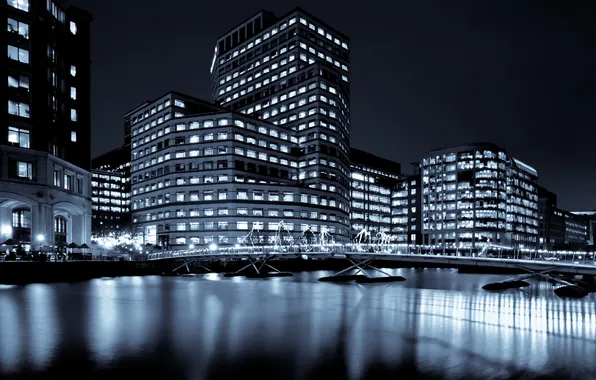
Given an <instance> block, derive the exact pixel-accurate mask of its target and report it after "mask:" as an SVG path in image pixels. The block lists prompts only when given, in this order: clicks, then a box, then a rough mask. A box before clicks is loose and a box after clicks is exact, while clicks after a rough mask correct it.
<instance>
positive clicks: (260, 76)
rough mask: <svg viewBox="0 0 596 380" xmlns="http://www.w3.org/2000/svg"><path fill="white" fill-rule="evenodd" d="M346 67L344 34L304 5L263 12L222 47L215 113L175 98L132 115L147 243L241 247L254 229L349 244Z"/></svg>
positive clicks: (215, 66)
mask: <svg viewBox="0 0 596 380" xmlns="http://www.w3.org/2000/svg"><path fill="white" fill-rule="evenodd" d="M348 65H349V50H348V39H347V37H345V36H344V35H343V34H341V33H339V32H337V31H335V30H333V29H332V28H330V27H329V26H327V25H326V24H324V23H323V22H321V21H320V20H318V19H316V18H315V17H314V16H312V15H309V14H308V13H306V12H304V11H303V10H300V9H296V10H294V11H292V12H290V13H288V14H287V15H285V16H283V17H276V16H275V15H273V14H272V13H270V12H264V11H262V12H259V13H258V14H256V15H254V16H253V17H251V18H250V19H249V20H247V21H246V22H244V23H242V24H241V25H239V26H237V27H235V28H234V29H233V30H231V31H230V32H228V33H226V34H225V35H224V36H222V37H221V38H220V39H219V40H218V41H217V43H216V49H215V54H214V57H213V62H212V67H211V73H212V76H213V101H214V102H215V103H216V104H217V105H214V104H210V103H207V102H203V101H200V100H198V99H193V98H191V97H188V96H185V95H182V94H179V93H170V94H167V95H165V96H163V97H161V98H159V99H158V100H156V101H154V102H149V103H144V104H143V105H141V106H140V107H137V109H135V110H133V111H131V112H130V113H129V114H128V115H126V117H125V125H126V126H127V130H129V131H130V136H131V141H132V143H131V149H132V213H133V224H134V225H135V226H136V227H137V229H138V231H139V232H141V233H142V234H143V236H144V237H145V241H146V242H151V243H156V244H163V245H165V246H168V247H174V246H176V247H183V246H187V245H190V244H193V245H196V244H213V243H216V244H224V245H225V244H237V243H242V241H243V236H244V235H247V234H249V231H250V233H251V234H252V233H253V232H254V231H257V232H255V233H257V234H258V235H259V236H260V237H259V241H264V242H269V243H271V242H273V241H274V240H275V236H276V234H277V235H279V233H280V232H279V231H283V232H284V233H285V234H294V235H298V234H299V233H301V232H302V231H304V230H310V231H312V232H313V233H317V234H318V233H324V232H326V233H330V234H331V235H332V236H333V238H334V240H336V241H342V240H343V241H347V240H348V239H349V238H350V223H349V204H350V200H349V188H350V180H349V178H350V158H349V154H350V151H349V136H350V124H349V121H350V115H349V112H350V107H349V99H350V87H349V79H348V75H349V74H348V70H349V68H348ZM166 104H167V105H166ZM166 117H168V118H167V119H166ZM166 130H167V132H166ZM153 165H157V166H155V168H156V169H153ZM184 173H186V174H184ZM281 221H283V224H282V223H280V222H281Z"/></svg>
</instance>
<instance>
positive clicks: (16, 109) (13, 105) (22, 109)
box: [8, 100, 29, 118]
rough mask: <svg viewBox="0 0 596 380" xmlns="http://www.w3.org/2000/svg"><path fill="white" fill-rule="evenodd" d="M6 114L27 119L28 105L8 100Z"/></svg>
mask: <svg viewBox="0 0 596 380" xmlns="http://www.w3.org/2000/svg"><path fill="white" fill-rule="evenodd" d="M8 113H9V114H11V115H16V116H21V117H27V118H28V117H29V104H25V103H20V102H15V101H12V100H9V101H8Z"/></svg>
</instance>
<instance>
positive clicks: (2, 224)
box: [0, 207, 12, 243]
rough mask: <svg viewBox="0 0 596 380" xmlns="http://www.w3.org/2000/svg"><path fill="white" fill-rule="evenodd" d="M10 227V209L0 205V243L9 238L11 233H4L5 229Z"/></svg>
mask: <svg viewBox="0 0 596 380" xmlns="http://www.w3.org/2000/svg"><path fill="white" fill-rule="evenodd" d="M9 228H12V209H10V208H8V207H0V243H2V242H4V241H6V240H8V239H10V238H11V237H12V234H11V233H6V232H7V231H5V230H6V229H9Z"/></svg>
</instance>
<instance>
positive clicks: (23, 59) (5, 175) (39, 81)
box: [0, 0, 91, 249]
mask: <svg viewBox="0 0 596 380" xmlns="http://www.w3.org/2000/svg"><path fill="white" fill-rule="evenodd" d="M0 13H1V14H2V16H3V19H4V20H5V22H6V23H7V28H6V29H5V31H4V34H3V37H4V38H3V43H4V45H5V51H6V54H5V55H4V56H3V57H2V58H0V63H1V66H2V67H5V68H6V71H7V77H8V84H7V87H6V90H5V91H2V92H0V100H1V101H2V102H3V104H5V105H6V106H7V107H6V108H5V112H2V113H0V118H2V121H3V122H2V125H3V126H4V127H3V128H4V129H3V132H2V134H1V135H0V145H1V148H2V149H1V150H2V152H1V157H0V163H1V164H2V165H1V167H0V169H1V170H0V204H1V205H0V224H1V226H2V230H1V240H2V241H5V240H7V239H9V238H11V239H12V241H13V242H14V243H15V244H22V245H24V246H25V247H32V248H33V249H39V248H40V247H41V246H45V247H53V246H55V245H60V244H62V243H65V242H67V241H68V242H72V241H74V242H76V243H78V244H82V243H89V242H90V240H89V239H90V231H91V199H90V177H89V172H88V170H89V168H90V155H89V152H90V64H91V61H90V55H89V52H90V23H91V15H90V14H89V13H87V12H85V11H83V10H81V9H79V8H76V7H73V6H69V5H68V4H65V3H64V2H59V3H58V2H55V1H51V0H7V1H5V2H4V4H2V5H0Z"/></svg>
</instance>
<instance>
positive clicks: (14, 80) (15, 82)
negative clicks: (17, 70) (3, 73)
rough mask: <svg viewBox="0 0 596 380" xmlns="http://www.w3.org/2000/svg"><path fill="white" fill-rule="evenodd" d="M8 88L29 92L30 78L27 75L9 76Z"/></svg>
mask: <svg viewBox="0 0 596 380" xmlns="http://www.w3.org/2000/svg"><path fill="white" fill-rule="evenodd" d="M8 87H14V88H19V87H21V88H26V89H27V90H29V77H28V76H26V75H17V74H8Z"/></svg>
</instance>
